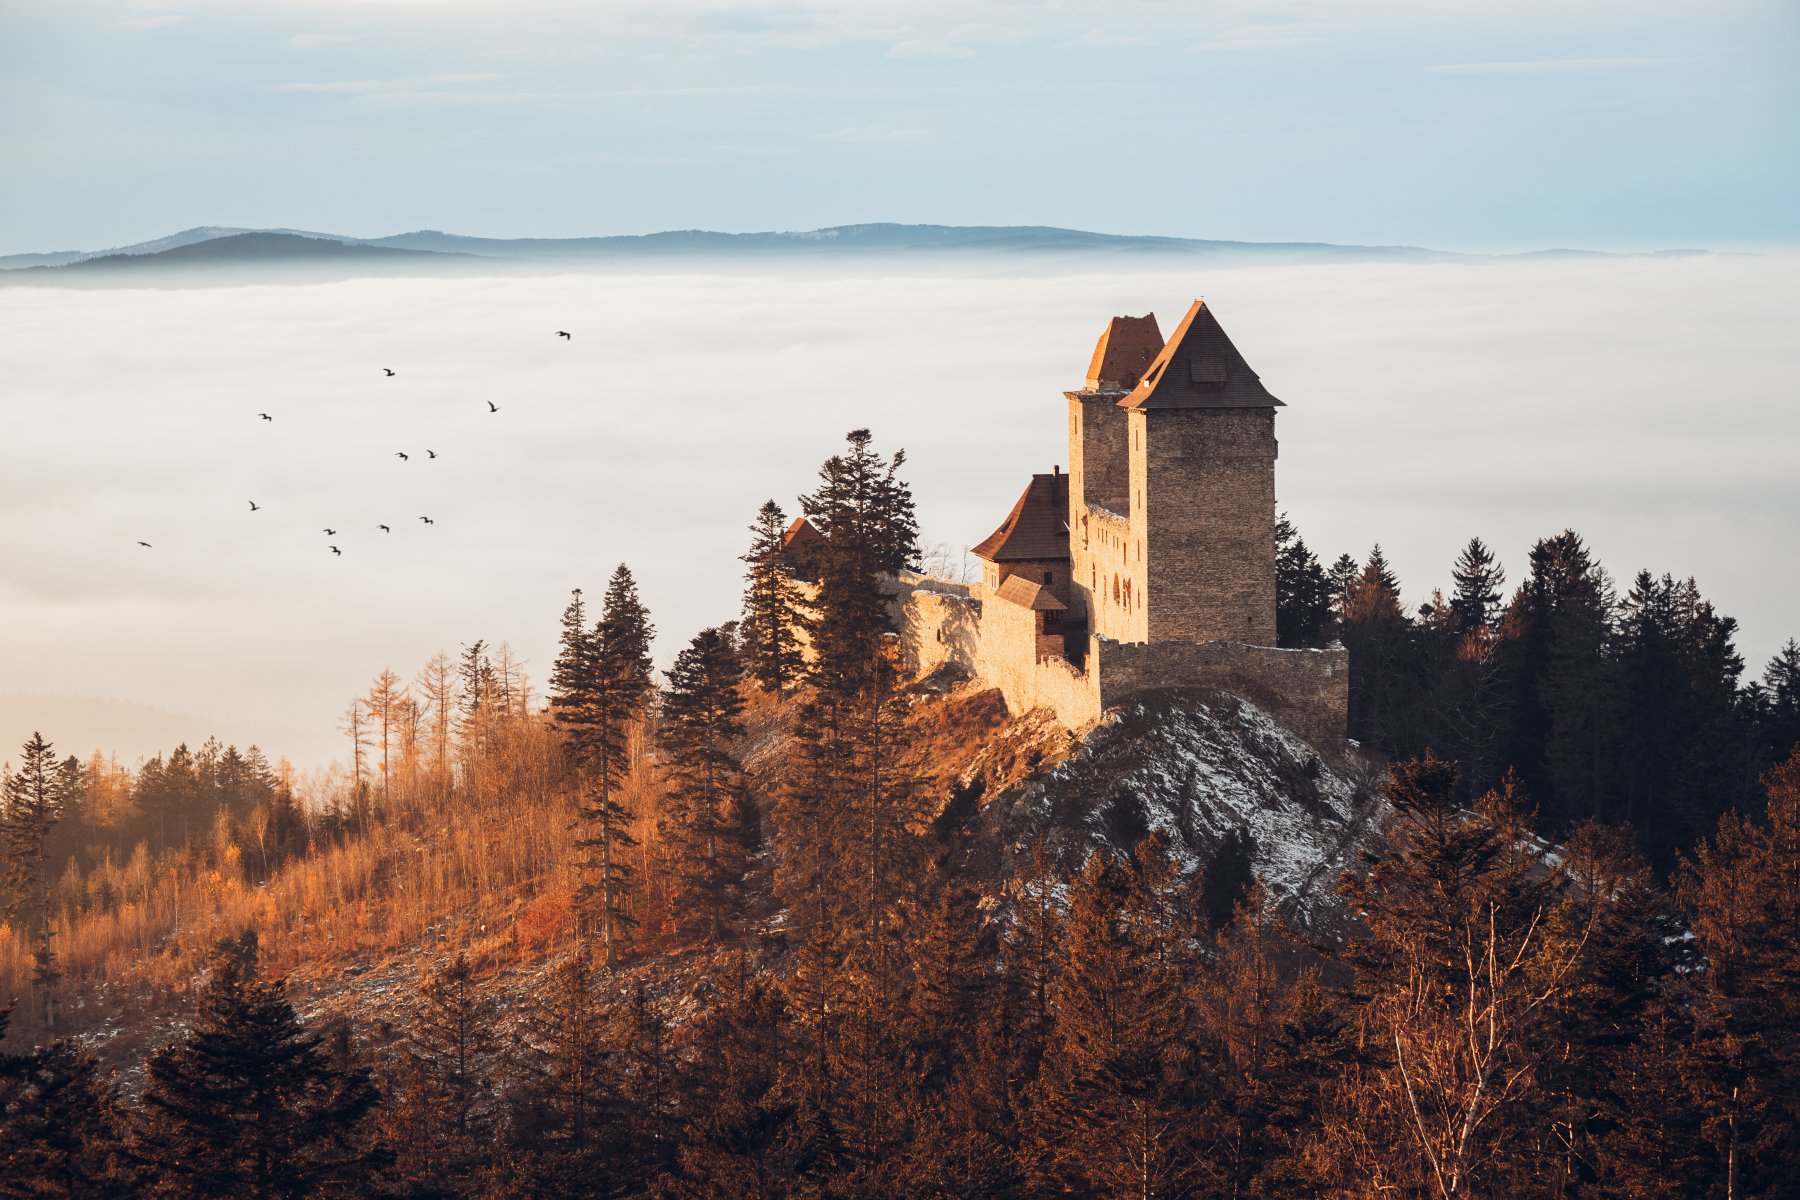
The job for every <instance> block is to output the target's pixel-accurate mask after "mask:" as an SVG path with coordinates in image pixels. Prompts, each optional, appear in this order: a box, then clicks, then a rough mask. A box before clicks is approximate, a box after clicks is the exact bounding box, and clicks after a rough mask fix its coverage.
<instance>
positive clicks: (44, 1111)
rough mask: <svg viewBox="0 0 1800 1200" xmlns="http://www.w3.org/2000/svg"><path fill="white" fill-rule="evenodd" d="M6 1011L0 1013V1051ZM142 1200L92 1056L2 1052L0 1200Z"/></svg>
mask: <svg viewBox="0 0 1800 1200" xmlns="http://www.w3.org/2000/svg"><path fill="white" fill-rule="evenodd" d="M10 1016H11V1010H10V1008H0V1043H3V1042H4V1041H5V1039H6V1028H7V1023H8V1020H9V1018H10ZM138 1194H140V1193H139V1191H138V1188H137V1181H136V1180H135V1179H134V1178H133V1177H132V1174H131V1171H130V1168H129V1166H128V1165H127V1164H126V1163H125V1161H124V1159H123V1155H122V1153H121V1143H120V1139H119V1114H118V1108H117V1101H116V1098H115V1097H114V1095H113V1093H112V1089H111V1088H110V1087H109V1086H108V1085H107V1084H106V1082H105V1081H104V1080H103V1079H102V1078H101V1075H100V1069H99V1064H98V1062H97V1061H96V1060H95V1058H94V1056H93V1055H92V1054H89V1053H88V1052H86V1051H84V1050H81V1049H79V1048H78V1047H77V1046H76V1045H75V1044H74V1043H72V1042H69V1041H56V1042H52V1043H51V1044H50V1045H48V1046H43V1047H39V1048H37V1049H34V1050H32V1051H31V1052H30V1053H27V1054H20V1055H11V1054H7V1053H5V1052H4V1051H0V1200H26V1198H28V1197H29V1198H31V1200H48V1198H50V1197H68V1198H69V1200H77V1198H79V1200H108V1198H111V1197H118V1198H119V1200H127V1198H128V1197H132V1196H136V1195H138Z"/></svg>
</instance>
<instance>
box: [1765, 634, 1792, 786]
mask: <svg viewBox="0 0 1800 1200" xmlns="http://www.w3.org/2000/svg"><path fill="white" fill-rule="evenodd" d="M1762 682H1763V690H1764V696H1765V701H1764V705H1765V706H1764V709H1763V711H1762V713H1761V714H1760V717H1761V723H1762V727H1763V729H1762V740H1763V744H1764V746H1765V747H1767V749H1766V751H1765V753H1767V754H1768V755H1769V757H1770V758H1771V759H1773V760H1774V761H1776V762H1779V761H1781V760H1782V759H1784V758H1786V757H1788V755H1790V754H1792V753H1794V751H1795V750H1796V749H1797V748H1800V642H1796V641H1795V640H1794V639H1793V638H1789V639H1788V640H1787V642H1786V643H1785V644H1784V645H1783V646H1782V647H1781V649H1780V650H1778V651H1777V652H1776V653H1775V657H1773V658H1771V659H1770V660H1769V665H1768V666H1767V667H1766V668H1764V670H1763V678H1762Z"/></svg>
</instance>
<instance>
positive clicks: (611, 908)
mask: <svg viewBox="0 0 1800 1200" xmlns="http://www.w3.org/2000/svg"><path fill="white" fill-rule="evenodd" d="M585 615H586V610H585V606H584V605H583V603H582V599H581V594H580V592H579V591H577V592H576V593H575V595H574V597H573V599H572V600H571V602H570V604H569V607H568V608H567V609H566V610H565V611H564V613H563V633H562V646H561V650H560V651H559V653H558V656H557V660H556V665H555V667H554V668H553V669H552V671H551V714H552V717H553V719H554V720H555V721H556V724H557V726H558V728H559V729H560V730H561V731H562V734H563V739H564V743H563V744H564V748H565V751H566V752H567V754H568V755H569V758H570V760H571V761H572V762H573V764H574V765H575V769H576V777H577V781H578V784H579V787H580V798H579V800H578V804H577V810H576V811H577V814H578V816H579V817H580V819H581V821H582V822H583V825H584V826H585V828H586V831H587V832H586V834H585V836H583V837H581V838H578V839H577V840H576V843H575V844H576V845H577V846H578V847H580V848H581V849H582V850H584V851H586V852H587V856H586V858H585V860H584V862H583V865H584V867H585V868H586V869H587V870H588V871H590V872H591V875H590V877H589V879H588V881H587V882H586V883H584V884H583V885H582V887H581V889H580V891H579V892H578V893H577V899H578V900H579V901H580V902H581V903H582V904H583V905H584V907H585V908H586V909H587V910H588V911H589V912H590V913H591V914H592V923H593V924H594V925H597V926H598V929H599V934H600V938H601V942H602V944H603V946H604V948H605V955H606V964H607V966H609V967H610V966H612V965H613V964H614V963H616V962H617V961H618V956H619V952H620V949H621V947H622V945H623V941H624V934H625V931H626V929H628V928H629V927H630V926H631V925H632V924H634V923H635V918H634V917H633V915H632V912H631V903H630V900H631V874H632V872H631V866H630V864H629V863H628V862H627V861H626V860H625V857H624V853H623V852H624V851H625V850H628V849H629V848H630V847H632V846H633V845H635V844H636V839H635V838H633V837H632V835H631V831H630V823H631V813H630V811H629V810H628V809H627V808H626V806H625V804H624V803H623V801H622V800H621V798H620V785H621V784H622V783H623V781H624V779H625V777H626V775H627V774H628V773H629V772H630V769H631V766H632V763H631V755H630V734H631V731H632V728H633V726H634V725H635V724H636V723H637V722H638V721H639V720H641V718H642V716H643V712H644V708H645V705H646V704H647V703H648V701H649V698H650V690H651V683H650V640H651V638H652V637H653V636H654V634H655V630H654V629H653V628H652V626H651V624H650V619H649V613H648V612H647V611H646V610H645V608H644V605H643V602H642V601H641V600H640V599H639V598H638V591H637V582H636V581H635V580H634V579H632V577H631V571H630V569H629V568H628V567H626V566H625V564H624V563H620V564H619V566H618V569H617V570H615V571H614V572H613V575H612V578H611V580H610V581H608V583H607V588H606V597H605V600H604V602H603V603H602V606H601V612H600V619H599V620H598V621H597V622H595V624H594V627H593V629H592V630H589V631H586V632H585V633H584V632H583V630H582V623H583V621H584V620H585Z"/></svg>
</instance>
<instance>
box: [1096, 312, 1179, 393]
mask: <svg viewBox="0 0 1800 1200" xmlns="http://www.w3.org/2000/svg"><path fill="white" fill-rule="evenodd" d="M1162 348H1163V339H1162V330H1160V329H1158V328H1157V327H1156V314H1155V313H1145V314H1144V315H1143V316H1141V317H1114V318H1113V319H1112V321H1111V322H1109V323H1108V324H1107V326H1106V332H1105V333H1102V334H1101V335H1100V341H1099V342H1098V343H1096V344H1095V346H1094V358H1093V361H1091V362H1090V363H1088V373H1087V390H1088V391H1090V392H1114V391H1117V392H1129V391H1130V390H1131V389H1132V388H1134V387H1136V386H1137V382H1138V380H1139V379H1141V378H1142V377H1143V374H1144V370H1145V369H1146V368H1147V367H1149V365H1150V364H1151V363H1152V362H1154V361H1155V360H1156V354H1157V351H1159V350H1161V349H1162Z"/></svg>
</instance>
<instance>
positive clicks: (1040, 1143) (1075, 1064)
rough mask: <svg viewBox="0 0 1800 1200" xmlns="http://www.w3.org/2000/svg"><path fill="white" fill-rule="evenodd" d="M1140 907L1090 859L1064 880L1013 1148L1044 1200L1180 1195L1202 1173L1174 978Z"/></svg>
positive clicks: (1176, 968) (1190, 1065) (1198, 1083)
mask: <svg viewBox="0 0 1800 1200" xmlns="http://www.w3.org/2000/svg"><path fill="white" fill-rule="evenodd" d="M1145 844H1146V845H1147V846H1153V847H1154V846H1156V845H1157V840H1156V839H1150V840H1149V841H1147V842H1146V843H1145ZM1151 898H1152V894H1151V893H1150V892H1149V891H1147V890H1146V889H1144V888H1141V887H1137V886H1134V885H1133V881H1132V879H1131V878H1130V876H1129V874H1128V872H1127V869H1126V868H1124V867H1122V866H1121V865H1119V864H1117V863H1115V862H1113V861H1112V860H1111V859H1109V858H1108V857H1107V856H1106V855H1105V854H1100V853H1096V854H1094V855H1093V856H1092V857H1091V858H1090V859H1089V860H1088V864H1087V866H1086V868H1085V869H1084V870H1083V871H1082V873H1081V874H1080V875H1079V876H1077V877H1076V879H1075V881H1074V883H1073V887H1072V891H1071V895H1070V898H1069V917H1068V934H1067V939H1068V941H1067V945H1068V959H1067V965H1066V967H1065V969H1064V970H1063V972H1062V974H1061V976H1060V977H1059V979H1058V983H1057V987H1056V991H1055V1000H1054V1004H1055V1017H1054V1020H1053V1023H1052V1025H1051V1030H1050V1037H1049V1043H1048V1045H1047V1046H1046V1048H1045V1052H1044V1060H1043V1066H1042V1069H1041V1070H1040V1072H1039V1074H1038V1078H1037V1080H1036V1082H1035V1084H1034V1086H1033V1092H1032V1098H1031V1111H1030V1114H1029V1116H1028V1118H1027V1133H1026V1145H1025V1149H1024V1159H1025V1163H1026V1173H1027V1176H1028V1178H1029V1179H1030V1181H1031V1182H1032V1184H1033V1185H1034V1186H1035V1187H1036V1188H1038V1189H1039V1190H1040V1191H1042V1192H1043V1193H1045V1194H1051V1195H1058V1194H1060V1195H1083V1196H1120V1197H1122V1196H1134V1197H1179V1196H1187V1195H1191V1194H1194V1193H1195V1192H1196V1191H1197V1190H1198V1189H1199V1188H1200V1186H1201V1185H1202V1184H1203V1182H1204V1181H1205V1179H1206V1177H1207V1175H1208V1174H1209V1173H1210V1170H1211V1167H1212V1164H1211V1163H1210V1162H1209V1161H1208V1159H1207V1158H1206V1156H1205V1155H1204V1153H1203V1152H1202V1138H1203V1136H1204V1126H1203V1114H1202V1111H1201V1108H1200V1105H1199V1103H1198V1102H1197V1101H1198V1096H1199V1094H1200V1091H1201V1089H1202V1088H1203V1086H1204V1084H1203V1077H1202V1075H1201V1074H1200V1071H1199V1070H1198V1069H1197V1068H1198V1067H1199V1065H1200V1064H1199V1063H1197V1062H1196V1059H1195V1055H1194V1049H1195V1048H1194V1046H1193V1044H1192V1043H1191V1041H1190V1039H1189V1038H1188V1037H1187V1031H1188V1030H1190V1029H1192V1028H1193V1024H1192V1021H1191V1017H1190V1013H1189V1011H1188V1005H1187V999H1186V995H1185V989H1184V986H1183V984H1184V979H1183V975H1182V970H1181V966H1180V963H1179V961H1171V960H1170V959H1169V958H1168V957H1167V956H1166V955H1164V954H1162V953H1159V948H1160V947H1161V946H1162V944H1163V943H1164V934H1163V930H1162V929H1161V924H1162V922H1161V921H1160V920H1159V919H1158V915H1157V913H1156V911H1155V908H1154V907H1153V906H1152V905H1150V904H1149V903H1148V901H1150V900H1151Z"/></svg>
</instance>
